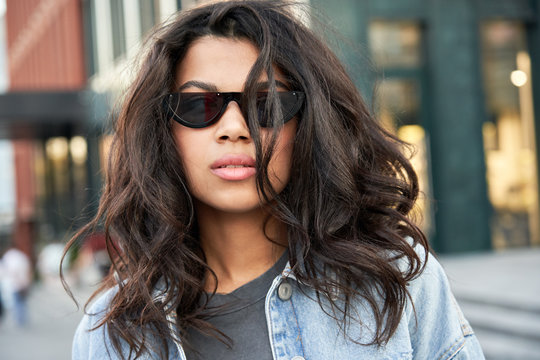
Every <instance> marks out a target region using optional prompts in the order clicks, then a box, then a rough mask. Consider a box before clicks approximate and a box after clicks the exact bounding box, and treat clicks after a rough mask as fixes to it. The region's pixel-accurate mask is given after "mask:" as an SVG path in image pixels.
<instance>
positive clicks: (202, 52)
mask: <svg viewBox="0 0 540 360" xmlns="http://www.w3.org/2000/svg"><path fill="white" fill-rule="evenodd" d="M258 53H259V51H258V50H257V48H256V47H255V46H254V45H253V44H252V43H251V42H249V41H247V40H238V39H229V38H221V37H213V36H207V37H203V38H201V39H198V40H196V41H195V42H193V43H192V45H191V46H190V47H189V49H188V51H187V53H186V56H185V57H184V59H183V60H182V61H181V62H180V63H179V64H178V66H177V68H176V85H177V88H178V89H180V88H181V91H182V92H205V91H219V92H242V91H243V90H244V83H245V81H246V79H247V77H248V74H249V71H250V70H251V68H252V66H253V64H254V63H255V60H256V59H257V56H258ZM274 70H275V74H276V75H275V77H276V80H278V81H276V86H277V89H278V90H283V91H285V90H287V89H285V88H283V86H279V84H280V82H281V83H282V84H286V81H285V79H284V77H283V75H282V74H281V73H280V72H279V71H277V69H274ZM266 81H267V78H266V74H265V75H264V77H261V78H260V82H261V83H264V82H266ZM262 90H264V89H262ZM171 121H173V120H171ZM296 126H297V121H296V119H293V120H290V121H288V122H287V123H286V124H285V125H284V126H283V128H282V129H281V131H280V133H279V136H278V138H277V143H276V147H275V152H274V154H273V157H272V159H271V160H270V163H269V166H268V177H269V180H270V183H271V185H272V187H273V189H274V190H275V191H276V192H277V193H279V192H281V191H282V190H283V188H284V187H285V185H286V184H287V182H288V181H289V175H290V169H291V155H292V151H293V141H294V137H295V133H296ZM271 132H272V130H271V129H261V134H262V141H263V142H264V141H265V139H269V138H270V137H271ZM173 134H174V138H175V141H176V145H177V148H178V153H179V154H180V157H181V159H182V162H183V164H184V168H185V171H186V175H187V181H188V186H189V189H190V192H191V194H192V196H193V197H194V198H195V199H196V201H197V206H208V207H210V208H213V209H216V210H219V211H224V212H234V213H241V212H247V211H250V210H253V209H256V208H258V207H259V206H260V199H259V195H258V193H257V188H256V185H255V174H256V170H255V146H254V143H253V139H252V138H251V135H250V133H249V128H248V125H247V122H246V120H245V119H244V116H243V115H242V112H241V110H240V107H239V105H238V104H237V103H236V102H234V101H231V102H229V104H228V106H227V108H226V110H225V112H224V113H223V115H222V116H221V118H220V119H219V120H218V121H217V122H216V123H214V124H212V125H211V126H208V127H205V128H199V129H195V128H189V127H185V126H183V125H181V124H179V123H177V122H176V121H173Z"/></svg>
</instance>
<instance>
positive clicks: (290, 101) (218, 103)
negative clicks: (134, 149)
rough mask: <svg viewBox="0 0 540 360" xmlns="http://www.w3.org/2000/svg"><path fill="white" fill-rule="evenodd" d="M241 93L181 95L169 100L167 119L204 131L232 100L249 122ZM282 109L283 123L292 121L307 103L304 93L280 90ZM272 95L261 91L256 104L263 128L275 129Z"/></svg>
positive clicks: (183, 93)
mask: <svg viewBox="0 0 540 360" xmlns="http://www.w3.org/2000/svg"><path fill="white" fill-rule="evenodd" d="M242 94H243V93H241V92H210V91H209V92H178V93H172V94H170V95H169V96H168V97H167V98H165V103H164V105H165V107H166V111H167V117H168V118H171V117H172V118H173V119H174V120H175V121H177V122H178V123H180V124H182V125H184V126H187V127H190V128H204V127H207V126H210V125H212V124H214V123H216V122H217V121H218V120H219V118H221V115H223V113H224V112H225V110H226V109H227V106H228V105H229V103H230V102H231V101H235V102H236V103H237V104H238V105H239V106H240V108H241V109H242V113H243V114H244V118H246V119H247V116H246V111H245V109H244V107H243V106H242ZM276 94H277V97H278V99H279V106H280V107H281V115H282V119H283V123H286V122H287V121H289V120H291V119H292V118H293V117H294V116H295V115H296V114H297V113H298V111H299V110H300V108H301V107H302V104H303V102H304V96H305V95H304V93H303V92H301V91H279V92H277V93H276ZM267 98H268V92H258V93H257V96H256V99H255V103H256V107H257V114H258V116H257V120H258V122H259V124H260V126H261V127H265V128H266V127H272V126H273V120H272V115H271V114H269V113H268V111H266V100H267Z"/></svg>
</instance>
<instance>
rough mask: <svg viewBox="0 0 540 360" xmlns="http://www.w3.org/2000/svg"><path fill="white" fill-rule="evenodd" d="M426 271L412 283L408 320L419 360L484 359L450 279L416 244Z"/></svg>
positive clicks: (438, 264)
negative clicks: (455, 295)
mask: <svg viewBox="0 0 540 360" xmlns="http://www.w3.org/2000/svg"><path fill="white" fill-rule="evenodd" d="M415 251H416V252H417V254H418V256H419V257H420V259H422V261H424V262H425V263H424V265H425V267H424V271H423V272H422V273H420V275H419V276H417V277H416V278H415V279H414V280H412V281H410V282H409V284H408V286H407V289H408V291H409V295H410V298H409V301H408V302H407V306H406V308H405V314H404V315H405V317H406V319H407V322H408V328H409V333H410V338H411V344H412V347H413V351H414V357H415V358H418V359H483V358H484V356H483V354H482V350H481V348H480V345H479V344H478V341H477V339H476V336H475V334H474V332H473V330H472V328H471V326H470V325H469V322H468V321H467V319H466V318H465V317H464V315H463V313H462V311H461V309H460V307H459V305H458V303H457V301H456V299H455V297H454V295H453V293H452V291H451V288H450V284H449V282H448V278H447V277H446V274H445V272H444V269H443V268H442V266H441V264H440V263H439V262H438V261H437V259H436V258H435V256H434V255H432V254H430V253H427V252H426V250H425V249H424V247H422V246H420V245H417V246H416V247H415Z"/></svg>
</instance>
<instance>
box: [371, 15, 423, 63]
mask: <svg viewBox="0 0 540 360" xmlns="http://www.w3.org/2000/svg"><path fill="white" fill-rule="evenodd" d="M421 35H422V33H421V29H420V26H419V25H418V23H416V22H409V21H382V20H381V21H373V22H371V24H370V26H369V43H370V48H371V56H372V59H373V61H374V62H375V64H376V65H377V66H380V67H419V66H420V65H421V59H422V56H421V51H420V48H421Z"/></svg>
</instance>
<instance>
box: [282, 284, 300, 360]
mask: <svg viewBox="0 0 540 360" xmlns="http://www.w3.org/2000/svg"><path fill="white" fill-rule="evenodd" d="M277 293H278V296H279V298H280V299H281V300H283V301H287V300H289V299H290V298H291V296H292V286H291V284H289V283H288V282H285V281H284V282H282V283H281V284H279V287H278V292H277ZM293 360H299V359H296V357H294V358H293Z"/></svg>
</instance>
